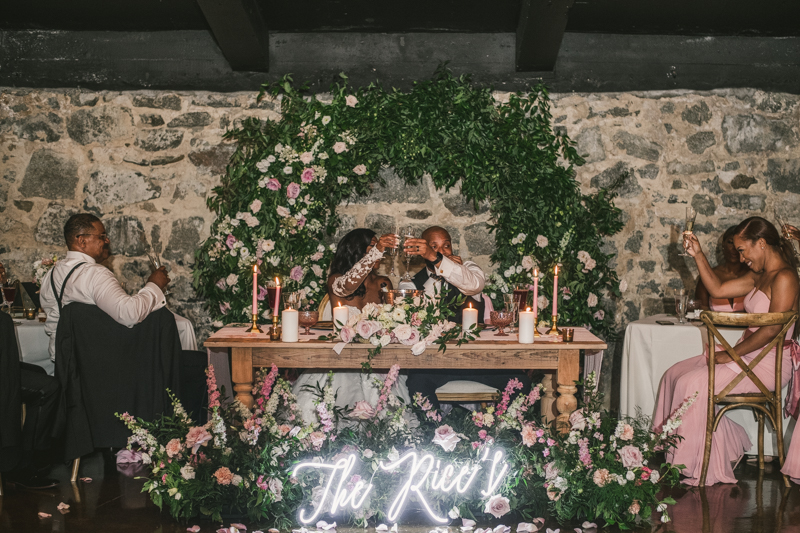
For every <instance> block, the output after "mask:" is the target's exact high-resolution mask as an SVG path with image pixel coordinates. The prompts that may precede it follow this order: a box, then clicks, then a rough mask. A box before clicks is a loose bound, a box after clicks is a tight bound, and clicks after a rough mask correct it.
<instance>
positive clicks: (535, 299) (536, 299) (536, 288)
mask: <svg viewBox="0 0 800 533" xmlns="http://www.w3.org/2000/svg"><path fill="white" fill-rule="evenodd" d="M538 316H539V269H538V268H534V269H533V321H534V323H535V322H536V317H538Z"/></svg>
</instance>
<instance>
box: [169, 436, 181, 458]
mask: <svg viewBox="0 0 800 533" xmlns="http://www.w3.org/2000/svg"><path fill="white" fill-rule="evenodd" d="M165 449H166V451H167V455H168V456H169V457H175V456H176V455H178V454H179V453H181V451H182V450H183V445H182V444H181V440H180V439H172V440H171V441H169V442H168V443H167V445H166V447H165Z"/></svg>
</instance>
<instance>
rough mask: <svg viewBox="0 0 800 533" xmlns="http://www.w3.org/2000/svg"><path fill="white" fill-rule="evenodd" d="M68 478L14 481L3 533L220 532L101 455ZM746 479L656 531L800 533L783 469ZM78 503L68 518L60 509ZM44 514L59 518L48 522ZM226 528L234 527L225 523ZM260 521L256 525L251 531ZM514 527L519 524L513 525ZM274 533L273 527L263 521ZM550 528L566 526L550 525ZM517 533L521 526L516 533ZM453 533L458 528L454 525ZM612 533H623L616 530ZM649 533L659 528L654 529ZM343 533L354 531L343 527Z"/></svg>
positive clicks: (64, 474)
mask: <svg viewBox="0 0 800 533" xmlns="http://www.w3.org/2000/svg"><path fill="white" fill-rule="evenodd" d="M51 476H52V477H55V478H58V479H60V480H61V484H60V485H59V487H58V488H54V489H51V490H45V491H23V490H18V489H16V488H15V487H13V486H9V485H8V484H7V485H6V487H5V491H6V492H5V496H3V497H0V509H1V510H2V512H0V531H2V532H15V533H18V532H24V533H28V532H45V531H52V532H55V531H57V532H67V533H78V532H87V533H89V532H91V533H95V532H128V531H130V532H142V533H150V532H158V533H179V532H180V533H182V532H185V531H186V528H187V526H192V525H195V524H197V525H199V526H200V527H201V531H203V532H215V531H216V530H217V528H218V527H219V524H212V523H210V522H204V521H200V520H195V521H192V522H190V523H189V524H179V523H177V522H174V521H173V520H172V519H171V518H170V517H169V516H168V515H166V514H162V513H160V512H159V510H158V508H157V507H155V506H154V505H153V504H152V503H150V501H149V500H148V498H147V496H146V495H145V494H141V493H140V489H141V486H142V481H141V480H136V479H133V478H131V477H127V476H125V475H122V474H121V473H119V472H118V471H117V469H116V465H114V464H113V463H108V464H107V463H106V462H105V461H104V458H103V455H102V454H101V453H99V452H98V453H96V454H95V455H93V456H91V457H89V458H86V459H84V461H83V464H82V465H81V476H84V477H91V478H92V482H91V483H79V484H78V485H77V487H75V488H73V486H72V485H70V483H69V481H68V479H69V472H68V469H67V467H58V468H56V469H54V470H53V472H52V473H51ZM736 476H737V478H738V479H739V480H740V481H739V483H738V484H737V485H717V486H713V487H709V488H707V489H706V491H705V497H703V496H702V495H701V494H700V492H699V491H698V490H697V489H694V490H691V491H688V490H685V489H678V490H675V491H673V496H674V497H675V499H676V500H678V504H677V505H676V506H675V507H674V508H673V509H672V511H671V514H672V515H673V517H674V520H673V522H671V523H670V524H667V525H666V526H663V525H661V524H657V525H654V527H653V528H652V531H664V532H667V531H675V532H681V533H695V532H715V533H716V532H719V533H733V532H751V531H752V532H765V533H767V532H769V533H772V532H798V533H800V490H798V487H797V486H794V485H793V486H792V488H791V489H789V490H788V491H787V492H785V493H784V490H783V485H782V482H781V478H780V477H779V476H778V475H777V469H776V468H774V467H772V465H769V464H768V465H767V469H766V471H765V472H764V474H763V475H762V476H761V477H759V475H758V469H757V468H756V467H755V466H753V465H752V464H741V465H740V466H739V467H738V468H737V469H736ZM61 502H64V503H67V504H69V505H70V509H69V512H68V513H67V514H64V515H62V514H61V513H60V512H59V511H58V510H57V509H56V506H57V505H58V504H59V503H61ZM40 511H42V512H45V513H50V514H52V518H45V519H40V518H38V513H39V512H40ZM225 525H226V526H227V525H228V524H225ZM255 525H256V524H248V526H249V527H250V531H252V530H254V529H257V528H256V527H253V526H255ZM507 525H512V522H508V524H507ZM576 526H577V527H580V524H564V525H562V526H561V531H563V532H568V533H571V532H572V531H573V528H574V527H576ZM260 527H262V528H263V530H264V531H266V530H267V529H268V528H269V527H271V525H270V524H260ZM546 527H549V528H552V529H555V528H557V527H559V526H558V525H557V524H555V523H554V522H552V521H550V522H548V523H547V524H546ZM430 529H431V528H430V527H427V526H412V525H404V524H401V527H400V531H401V533H428V531H429V530H430ZM513 530H516V527H514V528H513ZM364 531H367V532H370V533H374V529H372V528H370V529H368V530H363V529H353V530H352V533H361V532H364ZM451 531H458V530H457V529H455V528H452V529H451ZM607 531H618V529H608V530H607ZM641 531H651V529H650V528H649V527H646V528H644V529H642V530H641ZM339 533H351V531H348V530H347V529H345V528H339Z"/></svg>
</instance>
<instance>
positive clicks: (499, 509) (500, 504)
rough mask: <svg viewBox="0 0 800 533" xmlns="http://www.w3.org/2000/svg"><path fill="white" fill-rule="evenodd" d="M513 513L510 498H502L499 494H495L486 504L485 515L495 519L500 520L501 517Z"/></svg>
mask: <svg viewBox="0 0 800 533" xmlns="http://www.w3.org/2000/svg"><path fill="white" fill-rule="evenodd" d="M510 511H511V506H510V505H509V503H508V498H506V497H505V496H500V495H499V494H495V495H494V496H492V497H491V498H489V501H488V502H486V507H485V508H484V510H483V512H484V513H489V514H491V515H492V516H494V517H495V518H500V517H501V516H503V515H505V514H508V513H509V512H510Z"/></svg>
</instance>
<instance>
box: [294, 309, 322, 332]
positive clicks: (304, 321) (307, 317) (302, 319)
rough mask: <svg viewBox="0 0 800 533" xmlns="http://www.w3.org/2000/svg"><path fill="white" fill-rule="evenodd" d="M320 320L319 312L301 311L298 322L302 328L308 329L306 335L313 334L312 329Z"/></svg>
mask: <svg viewBox="0 0 800 533" xmlns="http://www.w3.org/2000/svg"><path fill="white" fill-rule="evenodd" d="M318 320H319V311H300V314H299V315H298V316H297V322H298V324H300V327H303V328H306V332H305V335H310V334H311V331H310V330H311V327H312V326H315V325H316V324H317V321H318Z"/></svg>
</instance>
